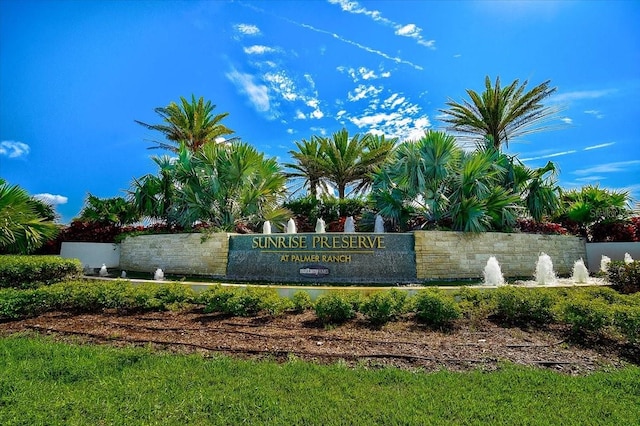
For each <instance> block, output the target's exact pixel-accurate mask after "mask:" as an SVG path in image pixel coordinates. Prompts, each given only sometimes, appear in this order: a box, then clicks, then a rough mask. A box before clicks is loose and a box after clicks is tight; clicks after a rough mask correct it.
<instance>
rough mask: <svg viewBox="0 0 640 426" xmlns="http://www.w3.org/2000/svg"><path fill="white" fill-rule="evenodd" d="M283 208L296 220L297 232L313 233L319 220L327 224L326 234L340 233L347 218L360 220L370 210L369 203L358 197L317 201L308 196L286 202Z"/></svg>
mask: <svg viewBox="0 0 640 426" xmlns="http://www.w3.org/2000/svg"><path fill="white" fill-rule="evenodd" d="M283 207H284V208H286V209H287V210H289V211H291V213H292V214H293V216H294V217H295V218H296V225H297V229H298V231H299V232H313V231H314V230H315V225H316V221H317V220H318V219H319V218H322V219H323V220H324V221H325V222H326V223H327V228H328V232H342V231H343V230H344V219H345V218H346V217H347V216H353V217H354V218H355V219H358V218H360V217H361V215H362V214H364V213H365V212H367V211H368V210H369V209H370V203H369V202H368V201H367V200H365V199H363V198H359V197H357V198H345V199H343V200H340V199H338V198H334V197H321V198H320V199H318V198H314V197H312V196H310V195H308V196H305V197H300V198H296V199H294V200H289V201H286V202H284V204H283ZM336 225H337V226H336Z"/></svg>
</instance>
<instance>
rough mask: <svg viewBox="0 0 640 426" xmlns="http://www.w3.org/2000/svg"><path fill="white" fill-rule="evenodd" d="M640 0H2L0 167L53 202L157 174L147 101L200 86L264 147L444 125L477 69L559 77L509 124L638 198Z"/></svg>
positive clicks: (66, 203)
mask: <svg viewBox="0 0 640 426" xmlns="http://www.w3.org/2000/svg"><path fill="white" fill-rule="evenodd" d="M639 22H640V2H638V1H632V0H629V1H581V2H571V1H531V2H527V1H511V2H507V1H488V2H484V1H474V2H470V1H469V2H465V1H453V2H444V1H443V2H440V1H421V2H420V1H358V2H355V1H353V2H347V1H341V0H329V1H320V0H318V1H297V2H296V1H260V2H258V1H241V2H240V1H204V2H196V1H193V2H192V1H178V2H171V1H146V2H145V1H55V0H52V1H36V2H33V1H15V0H0V98H1V99H0V177H2V178H4V179H5V180H7V181H8V182H9V183H10V184H17V185H20V186H21V187H23V188H24V189H26V190H27V191H28V192H29V193H30V194H32V195H39V196H41V197H42V198H44V199H47V200H49V201H51V202H53V203H55V204H56V209H57V211H58V213H59V214H60V215H61V220H62V222H68V221H69V220H71V219H72V218H73V217H74V216H76V215H77V214H78V213H79V211H80V209H81V208H82V205H83V203H84V200H85V198H86V195H87V193H91V194H93V195H96V196H98V197H113V196H123V195H124V194H125V192H124V191H125V190H126V189H128V188H129V186H130V183H131V181H132V180H133V178H134V177H140V176H142V175H144V174H146V173H155V172H156V168H155V167H154V163H153V162H152V161H151V160H150V158H149V157H150V156H151V155H159V154H162V153H163V152H162V151H157V150H148V149H147V148H148V147H149V146H151V145H152V143H151V142H150V140H152V139H157V137H158V135H155V134H153V132H150V131H149V130H146V129H145V128H143V127H142V126H140V125H138V124H136V123H135V122H134V120H140V121H144V122H147V123H158V122H159V117H158V116H157V115H156V114H155V113H154V111H153V110H154V108H156V107H159V106H166V105H167V104H168V103H169V102H171V101H177V100H178V99H179V98H180V96H184V97H190V96H191V95H192V94H194V95H195V96H196V97H200V96H203V97H204V98H205V99H208V100H211V101H212V102H213V103H214V104H215V105H217V107H216V109H215V112H216V113H223V112H228V113H229V116H228V117H227V118H226V119H225V121H224V123H225V124H226V125H227V126H228V127H230V128H232V129H233V130H235V132H236V136H239V137H241V138H242V139H243V140H244V141H246V142H248V143H251V144H252V145H254V146H255V147H256V148H257V149H258V150H260V151H262V152H264V153H266V154H267V155H268V156H274V157H277V158H278V159H279V160H280V161H282V162H286V161H287V160H288V151H290V150H292V149H293V147H294V142H295V141H297V140H300V139H308V138H309V137H311V136H312V135H330V134H332V133H333V132H335V131H338V130H340V129H341V128H343V127H346V128H347V129H348V130H349V132H350V133H366V132H371V131H372V132H377V133H384V134H386V135H387V136H395V137H398V138H400V139H401V140H404V139H415V138H418V137H419V136H420V135H422V134H423V133H424V131H425V130H427V129H443V128H444V124H443V123H442V122H441V121H440V120H439V117H440V115H441V113H440V112H439V110H440V109H443V108H446V104H445V103H446V102H447V100H449V99H453V100H456V101H462V100H464V99H467V97H466V94H465V90H466V89H473V90H476V91H482V90H483V84H484V78H485V76H487V75H488V76H490V77H491V78H492V79H495V77H496V76H499V77H500V79H501V81H502V82H503V84H504V85H506V84H508V83H510V82H512V81H513V80H515V79H519V80H520V81H525V80H528V81H529V86H528V87H534V86H535V85H538V84H540V83H542V82H544V81H546V80H551V85H552V86H555V87H557V88H558V90H557V93H556V95H555V96H554V97H553V98H551V99H549V102H548V104H549V105H552V104H554V105H559V106H561V107H562V108H563V111H562V113H561V115H560V116H559V119H558V120H557V122H556V124H558V125H559V127H560V129H559V130H554V131H551V132H545V133H540V134H536V135H532V136H528V137H526V138H524V139H521V140H515V141H511V143H510V145H509V148H508V152H509V153H512V154H518V156H519V158H520V159H521V160H523V161H524V162H525V163H526V164H527V165H529V166H531V167H538V166H542V165H544V164H546V162H547V161H549V160H552V161H554V162H556V164H557V165H558V166H559V168H560V175H559V183H560V185H561V186H562V187H564V188H579V187H581V186H584V185H588V184H599V185H600V186H601V187H603V188H608V189H615V190H620V189H625V190H629V191H630V192H631V194H632V195H633V197H634V200H635V201H636V202H637V201H638V200H640V147H639V146H640V145H639V144H640V102H638V99H639V97H640V25H638V23H639Z"/></svg>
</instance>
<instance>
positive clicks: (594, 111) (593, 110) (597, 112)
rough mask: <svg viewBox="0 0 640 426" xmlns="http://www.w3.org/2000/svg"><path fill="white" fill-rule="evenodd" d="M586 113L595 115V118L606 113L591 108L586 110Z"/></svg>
mask: <svg viewBox="0 0 640 426" xmlns="http://www.w3.org/2000/svg"><path fill="white" fill-rule="evenodd" d="M584 113H585V114H589V115H593V116H594V117H595V118H598V119H600V118H604V114H600V111H598V110H595V109H590V110H587V111H585V112H584Z"/></svg>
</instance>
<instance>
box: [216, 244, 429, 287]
mask: <svg viewBox="0 0 640 426" xmlns="http://www.w3.org/2000/svg"><path fill="white" fill-rule="evenodd" d="M415 271H416V263H415V251H414V239H413V234H367V233H357V234H356V233H347V234H342V233H326V234H324V233H323V234H267V235H263V234H255V235H232V236H231V237H230V243H229V263H228V266H227V277H228V278H230V279H234V280H243V281H270V282H302V283H335V282H343V283H389V284H393V283H407V282H415V281H416V273H415Z"/></svg>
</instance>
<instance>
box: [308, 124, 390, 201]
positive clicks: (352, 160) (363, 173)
mask: <svg viewBox="0 0 640 426" xmlns="http://www.w3.org/2000/svg"><path fill="white" fill-rule="evenodd" d="M320 141H321V148H320V149H321V154H322V155H321V156H320V157H319V158H318V166H319V167H320V170H321V172H322V175H323V176H324V177H325V178H326V179H327V180H328V181H329V182H331V183H333V184H334V185H335V187H336V188H337V189H338V198H339V199H340V200H343V199H344V198H345V195H346V190H347V187H348V186H352V187H353V189H352V192H353V193H359V192H363V191H365V190H366V189H367V188H369V187H370V186H371V183H372V182H373V172H375V171H376V170H377V169H378V168H379V167H380V166H381V165H383V164H384V163H385V162H386V161H387V159H388V158H389V155H390V153H391V152H392V150H393V146H394V144H395V139H390V140H386V139H384V137H382V138H380V137H375V136H373V135H371V134H366V135H364V136H362V137H361V136H360V135H359V134H356V135H354V136H352V137H351V138H350V137H349V133H348V132H347V130H346V129H342V130H340V131H338V132H336V133H334V134H333V135H332V137H330V138H321V139H320Z"/></svg>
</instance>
